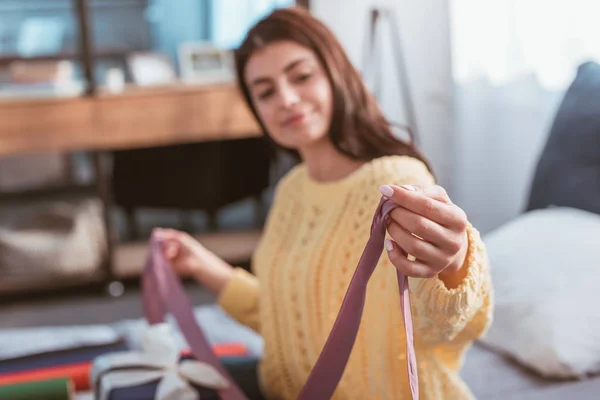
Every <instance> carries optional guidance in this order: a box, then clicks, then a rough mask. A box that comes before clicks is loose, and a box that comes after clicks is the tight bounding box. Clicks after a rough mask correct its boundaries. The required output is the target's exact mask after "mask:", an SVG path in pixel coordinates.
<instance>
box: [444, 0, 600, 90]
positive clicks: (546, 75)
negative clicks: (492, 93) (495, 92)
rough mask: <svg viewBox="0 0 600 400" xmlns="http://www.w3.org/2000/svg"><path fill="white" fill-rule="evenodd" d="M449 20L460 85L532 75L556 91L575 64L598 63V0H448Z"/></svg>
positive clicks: (569, 80) (562, 86)
mask: <svg viewBox="0 0 600 400" xmlns="http://www.w3.org/2000/svg"><path fill="white" fill-rule="evenodd" d="M451 19H452V28H453V51H454V56H455V57H454V72H455V77H456V79H457V80H458V81H460V82H464V81H467V80H472V79H474V78H478V77H487V78H488V79H489V80H490V81H491V82H492V83H494V84H503V83H506V82H509V81H510V80H512V79H515V78H517V77H519V76H522V75H524V74H534V75H535V76H536V79H537V80H538V81H539V82H540V84H541V85H542V86H543V87H546V88H549V89H552V90H560V89H563V88H564V87H566V86H567V85H568V84H569V83H570V82H571V80H572V79H573V74H574V73H575V68H576V66H577V65H579V64H581V63H582V62H584V61H587V60H593V59H595V60H600V39H599V38H600V23H599V20H600V1H598V0H453V1H452V8H451Z"/></svg>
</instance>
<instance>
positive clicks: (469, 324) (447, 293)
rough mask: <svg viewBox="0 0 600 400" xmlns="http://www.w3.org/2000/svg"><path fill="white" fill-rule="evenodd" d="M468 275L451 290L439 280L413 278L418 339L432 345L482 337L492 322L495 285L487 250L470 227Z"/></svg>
mask: <svg viewBox="0 0 600 400" xmlns="http://www.w3.org/2000/svg"><path fill="white" fill-rule="evenodd" d="M467 232H468V237H469V248H468V251H467V256H466V258H465V265H463V268H467V275H466V276H465V278H464V280H463V281H462V283H461V284H460V285H459V286H458V287H456V288H453V289H448V288H446V286H445V285H444V283H443V282H442V281H441V280H440V279H439V278H438V277H434V278H429V279H417V278H414V279H413V278H410V279H409V280H410V285H411V286H410V288H411V296H412V300H413V302H412V307H413V310H414V312H415V314H416V317H415V320H416V321H415V322H416V323H415V328H414V329H415V337H417V338H418V340H421V341H423V342H426V343H430V344H433V345H435V344H438V343H447V342H450V341H455V340H460V341H461V342H464V341H471V340H474V339H476V338H477V337H478V336H480V335H481V334H482V333H483V331H484V329H485V328H486V327H487V325H488V324H489V322H490V319H491V301H490V300H491V295H492V294H491V283H490V277H489V262H488V260H487V254H486V251H485V247H484V245H483V242H482V241H481V238H480V236H479V233H478V232H477V230H476V229H475V228H473V227H472V226H470V225H469V227H468V231H467Z"/></svg>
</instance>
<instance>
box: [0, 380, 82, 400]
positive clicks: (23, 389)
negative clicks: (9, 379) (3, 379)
mask: <svg viewBox="0 0 600 400" xmlns="http://www.w3.org/2000/svg"><path fill="white" fill-rule="evenodd" d="M74 398H75V390H74V387H73V382H71V380H69V379H67V378H59V379H47V380H38V381H35V382H23V383H15V384H11V385H3V386H0V399H7V400H8V399H10V400H72V399H74Z"/></svg>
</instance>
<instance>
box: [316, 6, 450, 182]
mask: <svg viewBox="0 0 600 400" xmlns="http://www.w3.org/2000/svg"><path fill="white" fill-rule="evenodd" d="M381 4H384V5H385V4H388V5H389V4H393V5H395V7H396V12H397V14H398V25H399V30H400V34H401V36H402V46H403V47H404V54H405V55H404V57H405V59H406V63H407V70H408V75H409V79H410V87H411V90H412V93H413V97H414V102H415V108H416V113H417V120H418V124H419V130H420V135H421V138H422V140H421V148H422V150H423V151H424V152H425V154H426V155H427V156H428V158H429V159H430V160H431V162H432V164H433V167H434V169H435V171H436V175H437V177H438V180H439V181H440V183H442V184H443V185H444V186H446V188H447V189H448V190H449V191H450V192H451V191H452V187H451V184H452V182H451V181H450V179H449V178H450V174H451V167H452V163H451V157H450V156H451V154H450V153H449V151H448V150H447V149H448V147H449V144H450V142H449V140H450V138H451V130H452V126H453V120H452V118H453V98H452V92H453V84H452V72H451V62H450V39H449V38H450V34H449V22H448V4H447V0H418V1H416V0H397V1H388V2H382V1H379V2H377V1H373V0H311V11H312V12H313V14H314V15H316V16H317V17H318V18H320V19H321V20H323V21H324V22H325V23H326V24H327V25H328V26H329V27H330V28H331V29H332V30H333V31H334V33H335V34H336V35H337V36H338V39H339V40H340V41H341V42H342V45H343V46H344V47H345V49H346V51H347V52H348V54H349V56H350V58H351V59H352V61H353V62H354V63H355V65H356V66H357V67H358V68H359V69H360V70H362V68H361V62H362V57H363V54H362V51H363V42H364V40H365V38H366V28H367V23H368V18H369V11H370V8H371V7H373V6H375V5H381ZM387 28H388V27H387V26H386V30H385V31H384V32H389V30H387ZM384 50H385V56H386V57H385V58H384V59H383V61H384V64H385V67H384V70H383V71H384V72H383V77H384V80H383V82H384V83H385V86H384V87H385V89H384V92H383V94H382V99H381V105H382V108H383V109H384V111H385V113H386V115H387V116H388V118H389V119H391V120H392V121H396V122H401V123H406V122H407V121H406V119H405V118H404V115H403V107H402V101H401V96H400V90H399V86H398V83H397V81H396V80H395V76H396V75H395V70H394V68H395V64H394V61H395V60H394V59H393V58H392V57H391V56H392V52H391V50H392V47H391V44H390V43H385V45H384Z"/></svg>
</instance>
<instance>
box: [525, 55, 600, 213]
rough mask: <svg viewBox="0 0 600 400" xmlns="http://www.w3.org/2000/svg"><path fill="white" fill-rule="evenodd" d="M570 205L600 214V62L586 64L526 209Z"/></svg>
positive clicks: (579, 72) (570, 92) (554, 131)
mask: <svg viewBox="0 0 600 400" xmlns="http://www.w3.org/2000/svg"><path fill="white" fill-rule="evenodd" d="M552 205H555V206H566V207H573V208H579V209H582V210H586V211H590V212H594V213H598V214H600V65H599V64H597V63H594V62H587V63H585V64H582V65H581V66H580V67H579V68H578V70H577V76H576V78H575V80H574V81H573V83H572V84H571V86H570V87H569V89H568V90H567V92H566V94H565V97H564V99H563V101H562V104H561V105H560V107H559V109H558V112H557V114H556V117H555V120H554V123H553V125H552V128H551V131H550V134H549V137H548V142H547V143H546V146H545V148H544V150H543V152H542V154H541V157H540V159H539V162H538V165H537V168H536V171H535V175H534V178H533V182H532V187H531V192H530V196H529V202H528V204H527V210H528V211H529V210H534V209H540V208H546V207H548V206H552Z"/></svg>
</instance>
